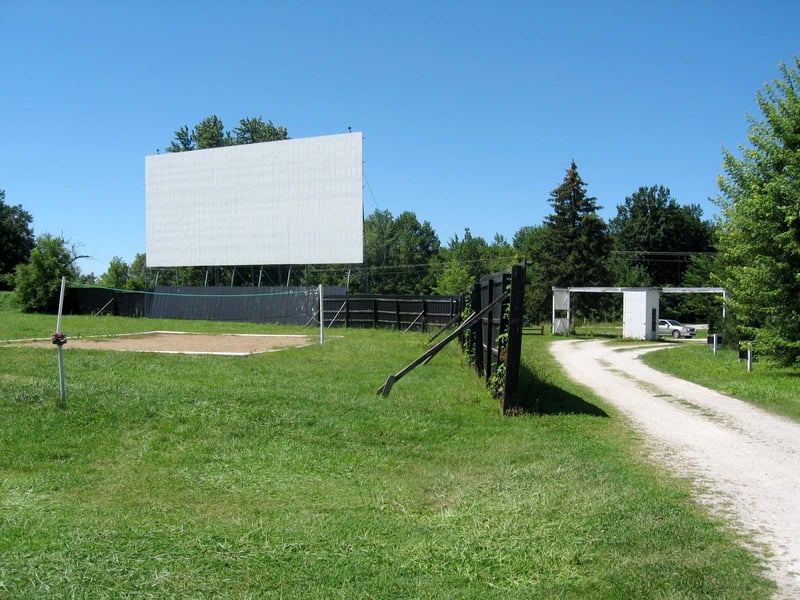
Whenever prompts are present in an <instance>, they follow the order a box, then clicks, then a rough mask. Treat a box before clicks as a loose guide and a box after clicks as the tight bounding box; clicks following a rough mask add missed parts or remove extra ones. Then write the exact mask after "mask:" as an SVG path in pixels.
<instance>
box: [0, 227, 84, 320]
mask: <svg viewBox="0 0 800 600" xmlns="http://www.w3.org/2000/svg"><path fill="white" fill-rule="evenodd" d="M80 258H87V257H86V256H79V255H78V254H77V253H76V251H75V248H74V247H71V248H70V247H68V244H67V241H66V240H65V239H64V238H63V237H56V236H53V235H50V234H49V233H46V234H44V235H40V236H39V238H38V239H37V240H36V246H35V247H34V249H33V250H32V251H31V256H30V261H29V262H27V263H23V264H21V265H18V266H17V271H16V275H15V283H16V287H15V289H14V301H15V303H16V304H17V305H18V306H19V307H20V308H21V309H22V310H23V311H25V312H55V311H56V309H57V308H58V298H59V292H60V290H61V278H62V277H67V279H69V280H71V281H74V280H75V279H76V278H77V277H78V269H77V268H76V267H75V262H76V261H77V260H78V259H80Z"/></svg>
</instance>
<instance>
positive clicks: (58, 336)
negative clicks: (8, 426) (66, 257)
mask: <svg viewBox="0 0 800 600" xmlns="http://www.w3.org/2000/svg"><path fill="white" fill-rule="evenodd" d="M66 286H67V278H66V277H62V278H61V294H60V295H59V298H58V317H57V318H56V332H55V333H54V334H53V337H52V340H53V343H54V344H55V345H56V347H57V348H58V381H59V389H60V392H61V395H60V399H59V401H58V403H56V406H57V407H58V408H66V406H67V388H66V385H65V383H64V348H63V346H64V344H66V343H67V336H66V335H64V334H63V333H62V332H61V314H62V312H63V310H64V288H65V287H66Z"/></svg>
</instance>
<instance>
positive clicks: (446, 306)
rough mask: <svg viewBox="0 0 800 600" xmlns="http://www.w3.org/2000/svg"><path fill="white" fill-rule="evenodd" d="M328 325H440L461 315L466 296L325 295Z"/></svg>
mask: <svg viewBox="0 0 800 600" xmlns="http://www.w3.org/2000/svg"><path fill="white" fill-rule="evenodd" d="M323 303H324V304H325V324H326V326H334V327H335V326H339V327H354V328H370V329H371V328H386V329H397V330H399V331H408V330H412V331H431V330H434V329H437V330H438V329H441V328H443V327H445V326H447V325H449V324H451V323H452V322H453V320H454V319H456V317H460V315H461V313H462V311H463V309H464V297H463V296H391V295H351V296H344V295H340V296H328V295H327V292H326V293H325V295H324V296H323Z"/></svg>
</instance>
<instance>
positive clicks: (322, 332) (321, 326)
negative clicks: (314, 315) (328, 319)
mask: <svg viewBox="0 0 800 600" xmlns="http://www.w3.org/2000/svg"><path fill="white" fill-rule="evenodd" d="M319 343H320V344H324V343H325V300H324V298H323V297H322V284H321V283H320V284H319Z"/></svg>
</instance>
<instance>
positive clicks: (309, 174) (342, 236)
mask: <svg viewBox="0 0 800 600" xmlns="http://www.w3.org/2000/svg"><path fill="white" fill-rule="evenodd" d="M361 139H362V136H361V133H346V134H341V135H329V136H321V137H312V138H301V139H293V140H280V141H276V142H263V143H260V144H247V145H239V146H227V147H224V148H209V149H206V150H193V151H189V152H176V153H171V154H160V155H155V156H147V157H145V192H146V229H147V265H148V266H150V267H176V266H222V265H280V264H333V263H343V264H356V263H361V262H363V247H364V243H363V231H364V229H363V219H364V212H363V200H362V143H361Z"/></svg>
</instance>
